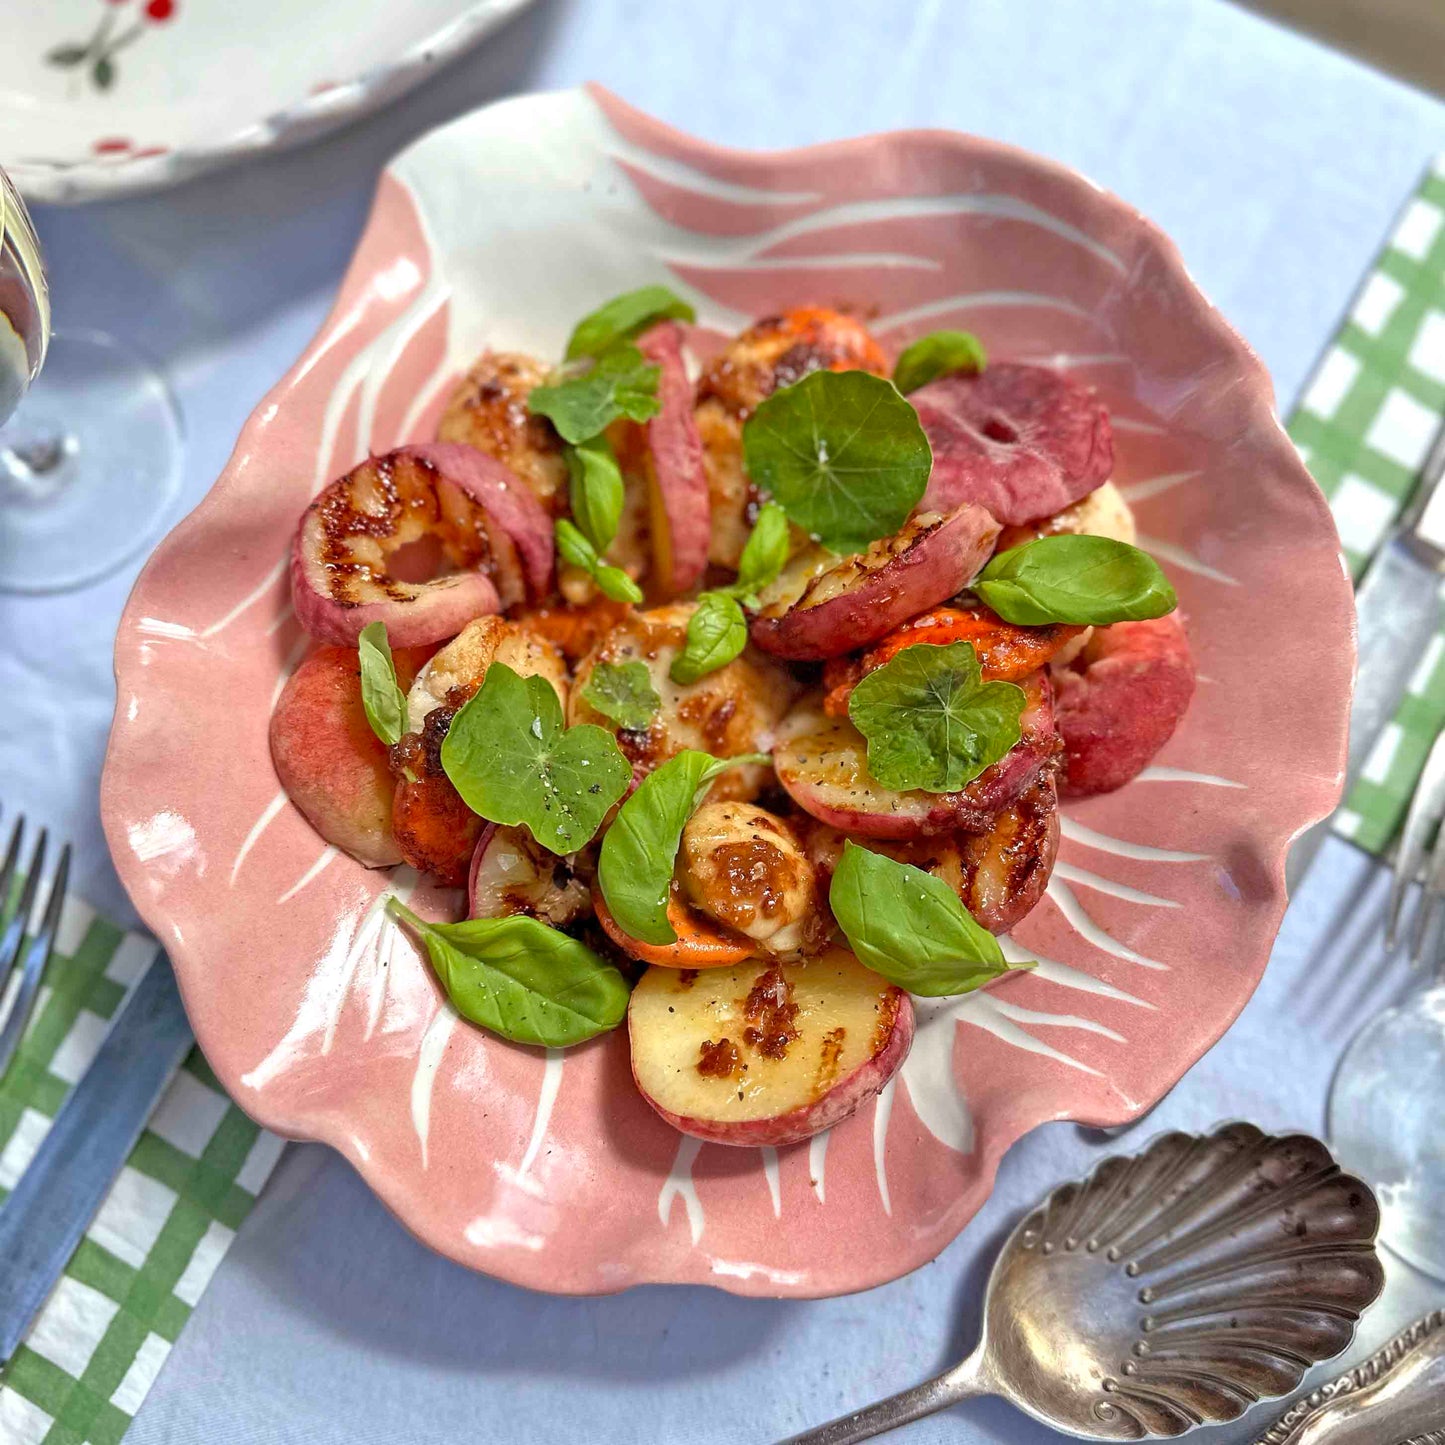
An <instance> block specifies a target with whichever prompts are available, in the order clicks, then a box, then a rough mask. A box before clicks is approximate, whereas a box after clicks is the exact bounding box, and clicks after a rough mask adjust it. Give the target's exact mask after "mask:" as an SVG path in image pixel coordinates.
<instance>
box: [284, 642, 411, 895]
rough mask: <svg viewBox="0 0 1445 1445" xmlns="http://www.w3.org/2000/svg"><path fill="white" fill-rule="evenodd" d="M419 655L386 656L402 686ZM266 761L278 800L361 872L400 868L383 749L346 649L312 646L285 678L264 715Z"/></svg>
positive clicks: (353, 656) (352, 653)
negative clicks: (280, 794) (286, 801)
mask: <svg viewBox="0 0 1445 1445" xmlns="http://www.w3.org/2000/svg"><path fill="white" fill-rule="evenodd" d="M426 655H427V649H426V648H398V649H397V650H396V652H395V653H394V654H393V660H394V661H395V663H396V671H397V676H398V678H399V680H400V681H401V683H402V685H403V686H406V685H407V684H408V683H410V681H411V679H412V677H413V676H414V675H415V673H416V670H417V668H418V667H420V666H421V664H422V663H423V662H424V661H425V660H426ZM271 760H272V762H273V763H274V764H275V766H276V776H277V777H278V778H279V779H280V780H281V786H282V787H283V788H284V789H285V790H286V796H287V797H288V798H290V799H291V801H292V802H293V803H295V805H296V806H297V807H298V808H299V809H300V810H301V812H302V813H304V814H305V816H306V820H307V822H309V823H310V824H311V826H312V827H313V828H315V829H316V831H317V832H318V833H320V834H321V836H322V837H323V838H325V839H326V841H327V842H328V843H334V844H335V845H336V846H337V847H338V848H340V849H341V850H342V852H344V853H349V854H350V855H351V856H352V857H353V858H355V859H356V861H357V862H358V863H364V864H365V865H366V866H367V867H368V868H387V867H390V866H391V864H393V863H400V862H401V850H400V849H399V848H398V847H397V846H396V840H395V838H394V837H393V836H392V830H391V823H392V813H391V806H392V793H393V791H394V784H393V782H392V778H391V769H390V767H389V765H388V761H387V750H386V748H385V746H384V745H383V744H382V742H381V740H380V739H379V738H378V737H377V736H376V734H375V733H374V732H372V730H371V725H370V724H369V723H368V722H367V720H366V713H365V712H364V711H363V710H362V706H361V666H360V661H359V659H358V657H357V653H356V649H355V648H354V647H321V648H318V649H317V650H316V651H315V652H313V653H312V654H311V655H310V656H309V657H307V658H306V659H305V660H304V661H303V662H302V664H301V666H300V667H298V668H297V669H296V671H295V672H293V673H292V674H291V676H290V678H289V679H288V680H287V683H286V686H285V687H284V688H282V689H281V696H280V697H279V698H278V699H277V700H276V708H275V711H273V712H272V714H271Z"/></svg>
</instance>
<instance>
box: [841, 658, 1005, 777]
mask: <svg viewBox="0 0 1445 1445" xmlns="http://www.w3.org/2000/svg"><path fill="white" fill-rule="evenodd" d="M1026 701H1027V699H1026V698H1025V696H1024V691H1023V689H1022V688H1021V687H1015V686H1014V684H1013V683H1011V682H984V681H983V677H982V672H981V670H980V668H979V664H978V654H977V653H976V652H975V651H974V650H973V644H972V643H971V642H949V643H943V644H939V643H928V642H922V643H915V644H914V645H913V646H912V647H905V648H904V649H903V650H902V651H901V652H899V653H898V654H897V655H896V656H894V657H892V658H890V659H889V660H888V661H887V662H885V663H884V664H883V666H882V667H880V668H877V669H876V670H875V671H873V672H870V673H868V674H867V675H866V676H865V677H863V679H862V680H861V681H860V682H859V683H858V684H857V686H856V687H854V689H853V691H852V693H851V694H850V695H849V698H848V716H849V717H850V718H852V720H853V726H854V727H856V728H857V729H858V731H859V732H860V733H862V734H863V736H864V737H865V738H867V739H868V771H869V772H870V773H872V774H873V776H874V777H875V778H877V779H878V781H879V782H880V783H882V784H883V786H884V787H885V788H895V789H898V790H899V791H901V792H906V791H908V790H909V789H911V788H922V789H923V790H924V791H925V792H929V793H956V792H957V791H958V790H959V789H960V788H961V787H963V785H964V784H965V783H967V782H968V781H969V780H970V779H971V778H976V777H977V776H978V775H979V774H980V773H981V772H983V770H984V769H985V768H986V767H988V766H989V764H990V763H996V762H997V761H998V760H999V759H1000V758H1001V757H1003V755H1004V754H1005V753H1006V752H1008V750H1009V749H1010V748H1011V747H1013V746H1014V744H1015V743H1017V742H1018V740H1019V736H1020V727H1019V718H1020V716H1021V715H1022V714H1023V710H1024V704H1025V702H1026Z"/></svg>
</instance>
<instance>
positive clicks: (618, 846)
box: [597, 748, 768, 944]
mask: <svg viewBox="0 0 1445 1445" xmlns="http://www.w3.org/2000/svg"><path fill="white" fill-rule="evenodd" d="M767 761H768V758H767V756H766V754H763V753H745V754H743V755H742V756H741V757H736V758H715V757H713V756H712V755H711V754H709V753H703V752H698V751H696V750H695V749H693V748H684V749H683V751H682V752H680V753H678V754H677V755H676V756H674V757H671V758H669V759H668V760H667V761H666V762H665V763H663V764H662V766H661V767H659V768H654V769H653V771H652V772H650V773H649V774H648V775H647V776H646V777H645V778H644V779H643V780H642V781H641V782H640V783H639V784H638V785H637V791H636V792H635V793H633V795H632V796H631V797H630V798H629V799H628V800H627V801H626V802H625V803H624V804H623V805H622V807H621V808H619V809H618V812H617V817H616V818H614V819H613V821H612V826H611V827H610V828H609V829H608V830H607V833H606V835H605V836H604V837H603V839H602V850H601V852H600V853H599V855H598V858H597V884H598V887H600V888H601V889H602V897H603V898H604V899H605V900H606V903H607V908H608V911H609V912H610V913H611V914H612V916H613V918H615V919H616V920H617V923H618V926H619V927H621V928H622V930H623V931H624V932H626V933H630V934H631V935H632V937H633V938H637V939H641V940H642V942H643V943H657V944H664V943H676V942H677V933H676V931H675V930H674V928H673V926H672V924H670V923H669V922H668V921H667V895H668V891H669V890H670V889H671V887H672V869H673V864H674V863H675V862H676V860H677V848H678V844H679V843H681V842H682V830H683V828H684V827H686V826H687V820H688V819H689V818H690V817H692V815H693V813H694V811H695V810H696V809H697V806H698V804H699V803H701V802H702V800H703V796H704V794H705V793H706V792H707V789H708V786H709V785H710V784H711V783H712V781H713V779H714V778H716V777H717V776H718V774H719V773H723V772H726V771H727V769H728V768H735V767H738V766H740V765H742V764H745V763H766V762H767Z"/></svg>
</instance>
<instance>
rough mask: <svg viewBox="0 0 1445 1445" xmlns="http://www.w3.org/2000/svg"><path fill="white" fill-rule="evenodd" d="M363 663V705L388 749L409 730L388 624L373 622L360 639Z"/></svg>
mask: <svg viewBox="0 0 1445 1445" xmlns="http://www.w3.org/2000/svg"><path fill="white" fill-rule="evenodd" d="M356 651H357V655H358V657H359V658H360V661H361V706H362V709H363V710H364V711H365V713H366V720H367V722H369V723H370V724H371V730H372V732H374V733H375V734H376V735H377V737H379V738H380V739H381V740H382V742H384V743H385V744H386V745H387V747H391V746H392V745H393V744H394V743H398V742H400V741H401V735H402V734H403V733H404V732H405V731H406V694H405V693H404V692H403V691H402V690H401V688H400V687H399V686H398V685H397V681H396V664H395V663H394V662H393V661H392V660H391V644H390V643H389V642H388V641H387V638H386V623H384V622H370V623H368V624H367V625H366V626H365V627H363V628H362V629H361V636H360V637H358V638H357V640H356Z"/></svg>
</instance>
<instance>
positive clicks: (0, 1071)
mask: <svg viewBox="0 0 1445 1445" xmlns="http://www.w3.org/2000/svg"><path fill="white" fill-rule="evenodd" d="M37 871H38V869H37ZM34 878H35V873H32V874H31V875H30V877H29V878H27V879H26V880H25V882H26V888H27V891H28V889H29V885H30V883H31V882H32V881H33V880H34ZM69 882H70V844H69V843H67V844H66V845H65V847H63V848H62V849H61V850H60V866H59V867H58V868H57V869H56V870H55V881H54V882H53V883H52V884H51V885H50V897H49V899H47V900H46V904H45V917H44V918H42V919H41V920H40V927H39V928H38V929H37V930H36V931H35V936H34V937H33V938H32V939H31V940H30V946H29V947H28V948H27V949H26V951H25V965H24V967H23V969H22V970H21V973H20V987H19V988H18V989H16V991H15V1002H14V1004H13V1005H12V1007H11V1009H10V1016H9V1017H8V1018H7V1019H6V1020H5V1026H4V1028H3V1029H0V1077H4V1074H5V1070H6V1069H8V1068H9V1067H10V1060H11V1059H13V1058H14V1057H15V1050H16V1049H18V1048H19V1047H20V1040H21V1038H22V1037H23V1035H24V1033H25V1025H26V1023H27V1022H28V1021H29V1018H30V1010H31V1008H32V1007H33V1006H34V1004H35V995H36V993H37V992H38V991H39V989H40V979H41V975H42V974H44V972H45V966H46V964H48V963H49V962H50V954H51V951H52V950H53V949H54V947H55V933H56V930H57V929H58V928H59V927H60V910H61V908H62V907H63V906H64V904H65V889H66V885H67V884H68V883H69Z"/></svg>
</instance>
